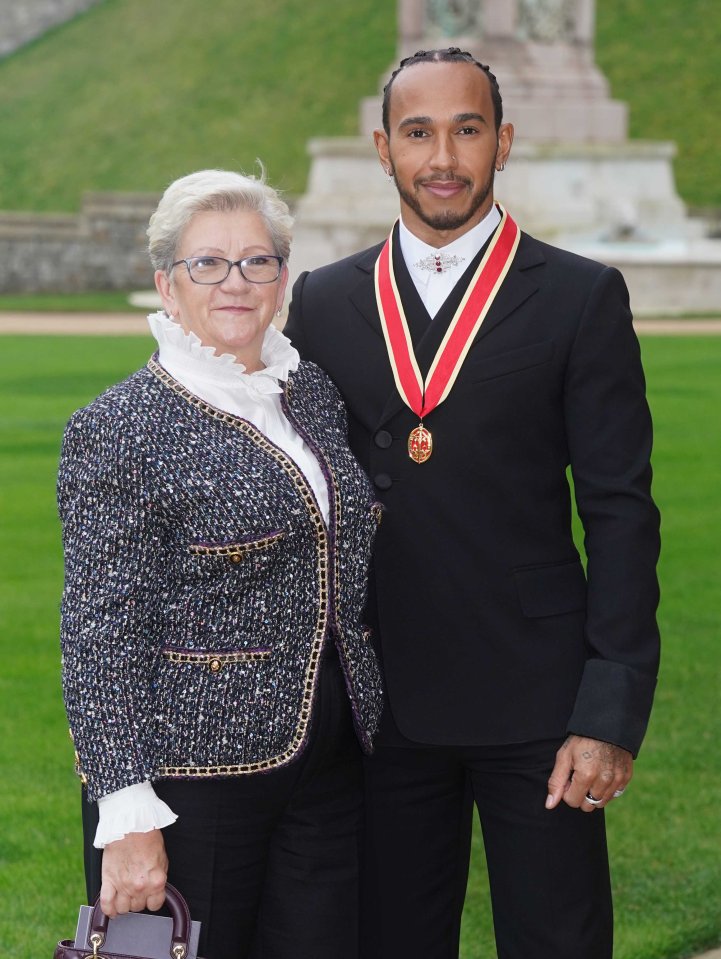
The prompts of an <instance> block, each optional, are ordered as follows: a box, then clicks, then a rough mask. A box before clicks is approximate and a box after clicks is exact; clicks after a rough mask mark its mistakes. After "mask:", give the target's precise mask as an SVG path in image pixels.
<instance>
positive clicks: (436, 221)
mask: <svg viewBox="0 0 721 959" xmlns="http://www.w3.org/2000/svg"><path fill="white" fill-rule="evenodd" d="M493 178H494V169H493V167H491V171H490V174H489V176H488V179H487V180H486V182H485V183H484V184H483V186H482V187H481V189H480V190H479V191H478V192H477V193H474V194H472V196H471V204H470V206H469V207H467V208H466V209H465V210H460V211H457V212H456V211H454V210H443V211H442V212H441V213H436V214H430V213H427V212H426V211H425V210H424V209H423V207H422V206H421V204H420V201H419V199H418V195H417V189H418V186H419V184H421V183H424V182H426V181H434V182H439V181H442V182H445V183H453V182H459V183H465V184H466V185H467V186H470V185H471V181H470V180H468V179H467V178H466V177H461V176H451V177H426V178H424V179H423V180H416V181H415V182H414V187H415V188H416V192H414V193H409V192H408V191H407V190H405V189H404V188H403V187H402V186H401V185H400V183H399V182H398V177H397V176H396V174H395V173H394V174H393V179H394V180H395V184H396V189H397V190H398V195H399V196H400V198H401V200H403V202H404V203H405V204H406V205H407V206H409V207H410V208H411V210H413V212H414V213H415V214H416V215H417V216H418V218H419V219H420V220H422V221H423V223H425V224H426V226H429V227H430V228H431V229H432V230H458V229H459V228H460V227H462V226H465V225H466V223H468V221H469V220H470V219H471V218H472V217H473V216H474V214H475V213H476V212H477V211H478V210H479V209H480V207H481V206H483V204H484V203H485V202H486V200H487V199H488V197H489V196H490V195H491V194H492V191H493Z"/></svg>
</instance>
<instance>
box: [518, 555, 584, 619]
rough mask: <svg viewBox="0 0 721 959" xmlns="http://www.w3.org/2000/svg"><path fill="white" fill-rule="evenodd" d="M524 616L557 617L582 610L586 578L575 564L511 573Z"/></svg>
mask: <svg viewBox="0 0 721 959" xmlns="http://www.w3.org/2000/svg"><path fill="white" fill-rule="evenodd" d="M513 575H514V578H515V580H516V589H517V590H518V599H519V602H520V604H521V609H522V611H523V614H524V616H528V617H531V618H534V617H539V616H558V615H560V614H562V613H573V612H576V611H577V610H581V609H585V607H586V577H585V575H584V573H583V567H582V566H581V563H580V562H579V561H578V560H573V561H572V562H570V563H554V564H553V565H551V566H531V567H526V568H525V569H517V570H514V574H513Z"/></svg>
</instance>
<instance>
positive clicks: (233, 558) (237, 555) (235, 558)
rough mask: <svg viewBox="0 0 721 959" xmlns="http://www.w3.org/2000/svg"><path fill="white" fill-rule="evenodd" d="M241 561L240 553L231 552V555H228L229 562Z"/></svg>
mask: <svg viewBox="0 0 721 959" xmlns="http://www.w3.org/2000/svg"><path fill="white" fill-rule="evenodd" d="M242 561H243V557H242V556H241V555H240V553H233V554H232V556H231V557H230V562H231V563H240V562H242Z"/></svg>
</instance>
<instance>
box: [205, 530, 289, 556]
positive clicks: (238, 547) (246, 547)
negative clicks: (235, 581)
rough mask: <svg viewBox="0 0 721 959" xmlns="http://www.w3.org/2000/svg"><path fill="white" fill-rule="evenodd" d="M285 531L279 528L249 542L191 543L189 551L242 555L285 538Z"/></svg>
mask: <svg viewBox="0 0 721 959" xmlns="http://www.w3.org/2000/svg"><path fill="white" fill-rule="evenodd" d="M285 535H286V534H285V532H284V531H283V530H279V531H278V532H277V533H272V534H271V535H270V536H263V537H262V539H252V540H248V542H247V543H227V544H225V545H223V546H210V545H207V544H205V543H191V544H190V545H189V546H188V552H189V553H192V554H193V556H242V554H243V553H251V552H253V551H254V550H259V549H267V548H268V547H269V546H272V545H273V544H274V543H277V542H278V541H279V540H281V539H285Z"/></svg>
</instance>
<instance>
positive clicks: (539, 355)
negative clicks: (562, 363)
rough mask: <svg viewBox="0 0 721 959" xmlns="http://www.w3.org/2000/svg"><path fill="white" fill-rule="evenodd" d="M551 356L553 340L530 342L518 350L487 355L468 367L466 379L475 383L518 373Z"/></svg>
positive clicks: (543, 361) (546, 360)
mask: <svg viewBox="0 0 721 959" xmlns="http://www.w3.org/2000/svg"><path fill="white" fill-rule="evenodd" d="M552 356H553V340H545V341H544V342H542V343H531V344H530V345H529V346H524V347H522V348H521V349H520V350H511V351H510V352H509V353H499V354H498V355H497V356H487V357H485V358H484V359H482V360H479V361H477V362H475V363H473V365H471V366H469V367H468V380H469V381H470V382H473V383H476V382H479V381H482V380H491V379H494V378H495V377H496V376H506V375H507V374H508V373H518V372H520V371H521V370H527V369H530V368H531V367H533V366H540V365H541V364H542V363H547V362H548V361H549V360H550V359H551V357H552Z"/></svg>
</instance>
